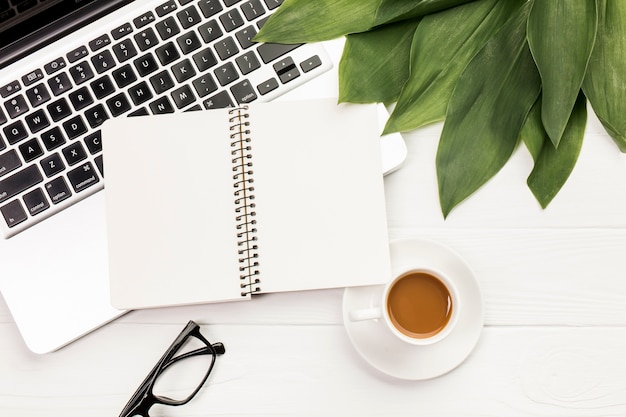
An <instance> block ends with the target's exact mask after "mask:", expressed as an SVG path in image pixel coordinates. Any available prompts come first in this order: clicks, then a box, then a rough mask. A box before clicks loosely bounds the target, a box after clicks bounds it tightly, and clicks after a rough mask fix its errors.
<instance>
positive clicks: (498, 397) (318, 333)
mask: <svg viewBox="0 0 626 417" xmlns="http://www.w3.org/2000/svg"><path fill="white" fill-rule="evenodd" d="M587 130H588V132H589V133H588V135H587V138H586V140H585V145H584V148H583V151H582V155H581V158H580V160H579V163H578V166H577V167H576V169H575V172H574V174H573V175H572V177H571V179H570V181H569V182H568V183H567V184H566V186H565V188H564V189H563V190H562V192H561V193H560V194H559V195H558V196H557V198H556V200H555V201H554V202H553V204H552V205H551V206H550V207H549V209H547V210H546V211H541V210H540V209H538V205H537V204H536V203H535V202H534V200H533V197H532V195H531V194H530V192H529V191H528V190H527V188H526V186H525V179H526V177H527V175H528V172H529V171H530V168H531V162H530V158H529V157H528V156H527V154H526V152H524V151H521V152H518V153H517V154H516V155H515V156H514V158H513V160H512V161H511V162H510V163H509V164H508V165H507V166H506V167H505V169H504V170H503V171H502V172H501V173H500V174H499V175H498V176H497V177H496V178H495V179H494V180H493V181H492V182H490V183H489V184H488V185H487V186H486V187H484V189H482V190H481V191H480V192H479V193H478V194H476V195H475V196H473V197H471V198H470V199H469V200H468V201H467V202H466V203H464V204H463V205H461V206H460V207H459V208H458V209H457V210H455V211H454V212H453V213H452V214H451V215H450V217H449V219H448V220H447V221H446V222H444V221H443V220H442V219H441V215H440V214H439V208H438V204H437V194H436V183H435V179H434V178H435V177H434V171H433V169H434V162H433V161H434V152H435V148H436V142H437V133H438V128H437V127H432V128H427V129H423V130H420V131H418V132H414V133H412V134H410V135H406V139H407V144H408V148H409V157H408V160H407V161H406V163H405V165H404V166H403V168H402V169H401V170H399V171H397V172H396V173H393V174H391V175H390V176H388V177H386V180H385V181H386V193H387V196H386V198H387V203H388V219H389V228H390V234H391V237H392V238H400V237H428V238H432V239H436V240H438V241H440V242H442V243H444V244H446V245H448V246H450V247H451V248H453V249H454V250H456V251H457V252H458V253H459V254H461V256H462V257H463V258H464V259H465V260H466V261H467V262H468V263H469V264H470V266H471V267H472V268H473V270H474V272H475V274H476V277H477V279H478V281H479V283H480V285H481V288H482V293H483V296H484V301H485V328H484V330H483V333H482V336H481V338H480V340H479V342H478V345H477V347H476V349H475V350H474V351H473V352H472V354H471V355H470V356H469V358H468V359H467V360H466V361H465V362H464V363H463V364H462V365H461V366H460V367H458V368H457V369H455V370H453V371H452V372H450V373H448V374H446V375H444V376H442V377H439V378H436V379H432V380H427V381H418V382H406V381H400V380H396V379H393V378H391V377H388V376H386V375H384V374H381V373H380V372H378V371H377V370H375V369H373V368H371V367H370V366H369V365H368V364H367V363H366V362H365V361H364V360H362V359H361V358H360V357H359V356H358V355H357V353H356V351H355V350H354V348H353V346H352V345H351V343H350V341H349V339H348V337H347V335H346V332H345V330H344V327H343V324H342V319H341V317H342V315H341V314H342V294H343V291H342V290H327V291H314V292H308V293H294V294H276V295H265V296H261V297H258V298H256V299H255V300H254V301H252V302H247V303H233V304H216V305H206V306H194V307H181V308H170V309H156V310H150V311H138V312H132V313H129V314H128V315H126V316H124V317H122V318H120V319H118V320H117V321H115V322H114V323H112V324H109V325H107V326H105V327H104V328H102V329H100V330H97V331H96V332H94V333H92V334H90V335H88V336H87V337H84V338H83V339H81V340H79V341H77V342H75V343H73V344H71V345H69V346H68V347H66V348H63V349H61V350H60V351H58V352H55V353H51V354H46V355H41V356H40V355H35V354H32V353H30V352H29V351H28V350H27V348H26V347H25V345H24V344H23V342H22V341H21V339H20V337H19V335H18V333H17V330H16V328H15V326H14V324H13V322H12V319H11V316H10V315H9V313H8V312H7V308H6V306H5V305H4V303H3V302H2V301H0V352H1V353H0V415H2V416H11V417H35V416H42V417H43V416H46V417H48V416H59V417H73V416H77V417H78V416H80V417H84V416H90V417H97V416H102V417H105V416H107V417H110V416H116V415H118V413H119V412H120V411H121V409H122V407H123V406H124V404H125V403H126V401H127V400H128V398H129V397H130V395H131V394H132V392H133V391H134V390H135V388H136V387H137V385H138V384H139V382H140V381H141V380H142V379H143V377H144V376H145V374H146V373H147V372H148V371H149V370H150V369H151V367H152V366H153V364H154V362H155V361H156V360H157V359H158V358H159V357H160V355H161V354H162V353H163V351H164V349H165V348H166V347H167V346H168V345H169V343H170V342H171V340H172V339H173V338H174V337H175V336H176V335H177V334H178V332H179V331H180V330H181V329H182V327H183V326H184V324H185V323H186V322H187V320H189V319H193V320H196V321H197V322H198V323H200V324H202V331H203V333H204V334H205V335H206V336H207V337H208V338H209V340H211V341H221V342H223V343H224V345H225V346H226V350H227V352H226V354H225V355H223V356H221V357H219V358H218V361H217V364H216V366H215V369H214V373H213V374H212V376H211V377H210V378H209V380H208V383H207V385H206V386H205V388H204V389H203V390H202V391H201V392H200V394H199V395H198V396H197V398H196V399H194V400H193V401H192V402H191V403H190V404H188V405H187V406H185V407H182V408H179V409H171V410H169V409H168V410H166V412H164V413H163V414H158V413H155V415H164V416H168V415H186V416H212V415H229V416H277V415H285V416H321V415H332V416H368V415H371V416H374V415H378V416H396V417H397V416H418V415H423V416H435V415H437V416H464V417H469V416H507V417H516V416H559V417H563V416H593V417H600V416H626V378H625V377H624V375H626V354H625V352H626V156H623V155H621V154H619V152H618V151H617V149H616V148H615V147H614V145H613V144H612V142H611V140H610V139H609V138H608V136H607V135H605V134H603V133H602V130H601V127H600V126H599V124H598V122H597V121H596V120H595V119H593V118H592V120H590V124H589V126H588V129H587ZM77 314H80V312H77Z"/></svg>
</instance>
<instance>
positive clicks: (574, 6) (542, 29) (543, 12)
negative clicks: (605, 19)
mask: <svg viewBox="0 0 626 417" xmlns="http://www.w3.org/2000/svg"><path fill="white" fill-rule="evenodd" d="M597 23H598V21H597V13H596V1H595V0H576V1H572V0H534V2H533V6H532V9H531V11H530V14H529V16H528V44H529V45H530V50H531V52H532V54H533V57H534V58H535V62H536V63H537V68H538V69H539V74H541V81H542V84H543V91H542V106H541V108H542V113H541V119H542V120H543V125H544V127H545V129H546V132H547V133H548V135H549V136H550V139H551V140H552V143H554V146H558V145H559V141H560V140H561V135H562V134H563V131H564V130H565V126H566V125H567V123H568V120H569V118H570V114H571V112H572V109H573V107H574V103H575V102H576V97H578V92H579V90H580V87H581V85H582V83H583V79H584V78H585V72H586V70H587V63H588V62H589V56H590V54H591V50H592V49H593V44H594V42H595V39H596V29H597Z"/></svg>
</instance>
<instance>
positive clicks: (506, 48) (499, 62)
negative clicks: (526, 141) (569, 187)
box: [436, 4, 541, 217]
mask: <svg viewBox="0 0 626 417" xmlns="http://www.w3.org/2000/svg"><path fill="white" fill-rule="evenodd" d="M528 9H529V7H528V4H525V5H524V6H522V7H521V8H520V9H519V10H518V12H517V13H516V15H515V16H513V17H512V18H511V19H510V20H509V21H508V22H507V23H506V24H505V25H504V26H503V27H502V29H501V30H500V31H499V32H498V33H497V34H496V35H494V37H493V38H491V39H490V40H489V41H488V42H487V43H486V44H485V46H484V47H483V48H482V49H481V50H480V51H479V52H478V53H477V54H476V56H475V57H474V58H473V59H472V60H471V61H470V63H469V64H468V65H467V68H466V69H465V71H463V73H462V74H461V77H460V78H459V80H458V82H457V85H456V87H455V89H454V92H453V93H452V97H451V98H450V103H449V106H448V111H447V114H446V121H445V123H444V126H443V131H442V133H441V139H440V142H439V148H438V150H437V159H436V164H437V179H438V185H439V202H440V204H441V209H442V212H443V215H444V217H447V216H448V214H449V213H450V211H451V210H452V209H453V208H454V207H455V206H456V205H457V204H459V203H460V202H461V201H463V200H464V199H465V198H467V197H468V196H469V195H471V194H472V193H473V192H474V191H476V190H477V189H478V188H480V187H481V186H482V185H483V184H484V183H485V182H487V181H488V180H489V179H490V178H491V177H493V176H494V175H495V174H496V173H497V172H498V171H499V170H500V169H501V168H502V167H503V166H504V164H505V163H506V162H507V161H508V159H509V158H510V156H511V154H512V153H513V150H514V149H515V147H516V145H517V141H518V138H519V135H520V131H521V129H522V126H523V124H524V121H525V120H526V116H527V114H528V112H529V110H530V109H531V107H532V105H533V104H534V102H535V101H536V99H537V97H538V96H539V92H540V89H541V78H540V77H539V73H538V72H537V68H536V66H535V63H534V61H533V59H532V55H531V54H530V49H529V48H528V43H527V41H526V19H527V16H528Z"/></svg>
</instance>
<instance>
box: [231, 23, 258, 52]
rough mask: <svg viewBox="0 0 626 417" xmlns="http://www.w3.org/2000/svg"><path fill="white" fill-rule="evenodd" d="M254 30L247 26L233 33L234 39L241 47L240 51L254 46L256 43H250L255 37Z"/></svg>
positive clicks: (252, 27)
mask: <svg viewBox="0 0 626 417" xmlns="http://www.w3.org/2000/svg"><path fill="white" fill-rule="evenodd" d="M256 33H257V32H256V30H255V29H254V26H248V27H247V28H244V29H241V30H240V31H239V32H237V33H235V37H236V38H237V41H238V42H239V45H241V48H242V49H248V48H250V47H251V46H252V45H255V44H256V42H253V41H252V38H254V37H255V36H256Z"/></svg>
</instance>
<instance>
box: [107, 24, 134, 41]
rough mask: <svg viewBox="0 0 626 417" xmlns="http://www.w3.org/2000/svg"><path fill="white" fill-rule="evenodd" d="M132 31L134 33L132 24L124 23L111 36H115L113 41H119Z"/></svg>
mask: <svg viewBox="0 0 626 417" xmlns="http://www.w3.org/2000/svg"><path fill="white" fill-rule="evenodd" d="M132 31H133V27H132V26H131V24H130V23H124V24H123V25H120V26H118V27H116V28H115V29H113V30H112V31H111V36H113V39H115V40H118V39H122V38H123V37H124V36H126V35H128V34H129V33H131V32H132Z"/></svg>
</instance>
